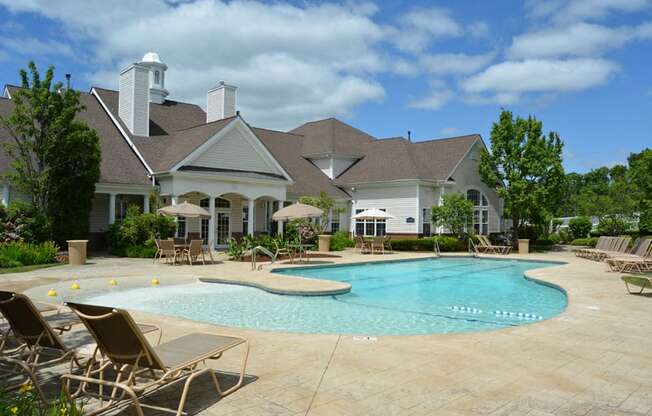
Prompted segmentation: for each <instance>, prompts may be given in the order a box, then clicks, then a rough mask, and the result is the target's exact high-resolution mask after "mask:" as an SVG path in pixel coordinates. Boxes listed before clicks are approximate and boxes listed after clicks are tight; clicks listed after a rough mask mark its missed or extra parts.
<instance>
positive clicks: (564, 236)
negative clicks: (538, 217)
mask: <svg viewBox="0 0 652 416" xmlns="http://www.w3.org/2000/svg"><path fill="white" fill-rule="evenodd" d="M571 240H572V236H571V233H570V231H569V230H568V229H566V228H560V229H559V242H560V243H562V244H567V243H568V242H569V241H571Z"/></svg>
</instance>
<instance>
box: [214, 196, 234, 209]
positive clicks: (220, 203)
mask: <svg viewBox="0 0 652 416" xmlns="http://www.w3.org/2000/svg"><path fill="white" fill-rule="evenodd" d="M215 208H231V201H229V200H228V199H224V198H215Z"/></svg>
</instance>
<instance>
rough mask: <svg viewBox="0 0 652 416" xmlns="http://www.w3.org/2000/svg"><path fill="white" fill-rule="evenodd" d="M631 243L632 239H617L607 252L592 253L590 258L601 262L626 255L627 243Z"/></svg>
mask: <svg viewBox="0 0 652 416" xmlns="http://www.w3.org/2000/svg"><path fill="white" fill-rule="evenodd" d="M631 242H632V237H629V236H625V237H617V238H616V239H615V240H614V242H613V244H612V245H611V247H609V248H608V249H607V250H602V251H601V250H595V251H593V253H592V255H591V258H592V259H593V260H596V261H602V260H604V259H607V258H609V257H613V256H617V255H623V254H626V251H627V248H628V247H629V243H631Z"/></svg>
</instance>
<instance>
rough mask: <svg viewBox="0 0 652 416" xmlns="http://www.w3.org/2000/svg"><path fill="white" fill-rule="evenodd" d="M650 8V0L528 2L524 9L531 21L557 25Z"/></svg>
mask: <svg viewBox="0 0 652 416" xmlns="http://www.w3.org/2000/svg"><path fill="white" fill-rule="evenodd" d="M651 6H652V1H650V0H548V1H540V0H529V1H528V2H527V5H526V8H527V10H528V14H529V15H530V17H531V18H532V19H549V20H552V21H555V22H558V23H569V22H576V21H583V20H599V19H603V18H605V17H607V16H608V15H609V14H610V13H613V12H618V13H632V12H637V11H642V10H645V9H647V8H649V7H651Z"/></svg>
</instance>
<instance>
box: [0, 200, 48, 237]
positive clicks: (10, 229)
mask: <svg viewBox="0 0 652 416" xmlns="http://www.w3.org/2000/svg"><path fill="white" fill-rule="evenodd" d="M49 236H50V223H49V221H48V219H47V218H46V217H45V216H43V215H40V214H38V213H37V212H36V210H35V209H34V207H33V206H32V205H30V204H29V203H27V202H25V201H21V200H17V201H13V202H12V203H10V204H9V207H8V208H6V209H5V208H4V207H2V208H0V241H3V242H11V241H27V242H30V243H32V242H35V243H40V242H43V241H47V239H48V237H49Z"/></svg>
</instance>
